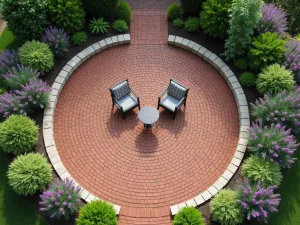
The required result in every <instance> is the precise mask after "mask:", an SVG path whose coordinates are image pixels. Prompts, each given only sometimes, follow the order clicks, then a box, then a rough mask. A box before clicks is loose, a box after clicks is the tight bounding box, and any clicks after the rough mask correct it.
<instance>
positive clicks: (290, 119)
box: [251, 86, 300, 133]
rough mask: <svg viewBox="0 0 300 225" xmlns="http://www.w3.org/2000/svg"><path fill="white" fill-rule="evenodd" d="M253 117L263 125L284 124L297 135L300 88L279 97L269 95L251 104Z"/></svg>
mask: <svg viewBox="0 0 300 225" xmlns="http://www.w3.org/2000/svg"><path fill="white" fill-rule="evenodd" d="M251 106H252V116H253V117H254V119H255V120H256V121H257V122H258V121H262V123H263V124H269V125H270V124H272V123H274V124H277V123H280V124H283V125H286V126H287V127H288V128H292V130H293V132H295V133H297V132H298V131H299V128H300V87H299V86H296V87H295V88H294V89H293V90H291V91H289V92H287V91H285V90H284V91H282V92H281V93H279V94H277V95H270V94H267V95H265V96H264V98H260V99H259V100H256V102H255V104H253V103H251Z"/></svg>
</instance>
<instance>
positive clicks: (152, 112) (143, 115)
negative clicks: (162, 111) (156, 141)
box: [138, 106, 159, 128]
mask: <svg viewBox="0 0 300 225" xmlns="http://www.w3.org/2000/svg"><path fill="white" fill-rule="evenodd" d="M138 118H139V120H140V121H141V122H142V123H144V127H147V128H150V127H153V126H154V123H155V122H156V121H157V120H158V119H159V112H158V110H157V109H156V108H154V107H152V106H145V107H143V108H142V109H141V110H140V112H139V114H138Z"/></svg>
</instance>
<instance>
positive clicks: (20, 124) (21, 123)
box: [0, 115, 39, 155]
mask: <svg viewBox="0 0 300 225" xmlns="http://www.w3.org/2000/svg"><path fill="white" fill-rule="evenodd" d="M38 131H39V129H38V126H37V125H36V124H35V122H34V121H33V120H31V119H30V118H28V117H26V116H20V115H12V116H10V117H8V118H7V119H6V120H5V121H4V122H3V123H1V124H0V147H1V149H2V150H3V151H4V152H7V153H13V154H15V155H19V154H22V153H25V152H30V151H32V150H33V148H34V146H35V145H36V144H37V141H38Z"/></svg>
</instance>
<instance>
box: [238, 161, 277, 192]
mask: <svg viewBox="0 0 300 225" xmlns="http://www.w3.org/2000/svg"><path fill="white" fill-rule="evenodd" d="M242 174H243V176H244V177H245V178H247V179H248V180H249V181H252V182H254V183H257V182H258V181H260V183H261V184H262V185H263V186H264V187H269V186H273V185H276V186H279V185H280V183H281V180H282V175H281V172H280V165H278V164H276V163H274V162H270V161H267V160H265V159H262V158H258V157H257V156H250V157H249V158H248V159H247V160H246V161H245V163H244V164H243V166H242Z"/></svg>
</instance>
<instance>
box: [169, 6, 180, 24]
mask: <svg viewBox="0 0 300 225" xmlns="http://www.w3.org/2000/svg"><path fill="white" fill-rule="evenodd" d="M180 15H181V12H180V7H179V5H178V4H177V3H176V2H173V3H171V4H170V5H169V7H168V18H169V19H171V20H173V19H177V18H179V17H180Z"/></svg>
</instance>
